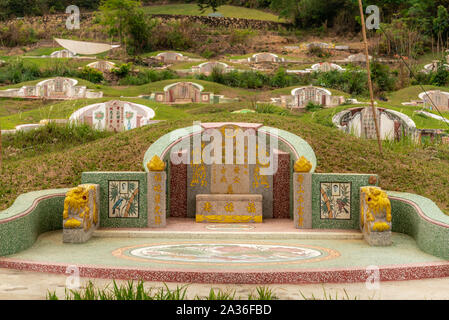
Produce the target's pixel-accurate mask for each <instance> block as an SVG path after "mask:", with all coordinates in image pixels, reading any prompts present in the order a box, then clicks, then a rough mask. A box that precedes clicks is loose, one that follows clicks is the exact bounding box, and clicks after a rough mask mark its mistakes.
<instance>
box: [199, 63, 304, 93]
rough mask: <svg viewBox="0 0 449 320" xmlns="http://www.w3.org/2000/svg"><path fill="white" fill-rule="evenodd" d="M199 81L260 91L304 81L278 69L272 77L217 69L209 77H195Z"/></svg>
mask: <svg viewBox="0 0 449 320" xmlns="http://www.w3.org/2000/svg"><path fill="white" fill-rule="evenodd" d="M196 77H197V78H198V79H200V80H207V81H212V82H216V83H220V84H224V85H226V86H230V87H237V88H246V89H260V88H264V87H269V88H285V87H289V86H293V85H296V84H303V83H304V80H303V79H302V78H301V77H298V76H296V75H290V74H288V73H287V72H286V71H285V70H284V69H283V68H280V69H279V70H278V71H277V72H276V73H275V74H274V75H273V74H271V75H270V74H265V73H262V72H259V71H243V72H241V71H236V70H233V71H231V72H228V73H223V72H222V71H221V70H219V69H214V70H213V71H212V74H211V75H209V76H205V75H199V76H196Z"/></svg>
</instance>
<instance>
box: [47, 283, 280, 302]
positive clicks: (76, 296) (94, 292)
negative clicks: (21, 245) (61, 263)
mask: <svg viewBox="0 0 449 320" xmlns="http://www.w3.org/2000/svg"><path fill="white" fill-rule="evenodd" d="M187 287H188V286H187V285H184V286H176V288H175V289H170V288H169V287H168V286H167V284H165V283H164V286H163V287H162V288H154V287H151V288H148V289H145V287H144V282H143V281H138V282H137V284H136V283H134V281H132V280H130V281H128V282H127V283H126V284H122V285H118V284H117V283H116V282H115V280H114V281H113V282H112V285H111V284H109V285H107V286H106V287H104V288H96V287H95V285H94V284H93V282H92V281H88V282H87V284H86V285H85V286H84V288H82V289H79V290H68V289H66V290H65V297H64V299H65V300H187ZM46 298H47V300H59V297H58V296H57V295H56V292H50V291H48V292H47V297H46ZM236 299H240V297H238V298H236V296H235V291H230V290H228V291H223V290H221V289H217V290H214V289H210V292H209V295H208V296H204V297H201V296H198V295H196V296H195V300H236ZM247 299H248V300H275V299H278V298H277V296H276V295H275V293H274V292H273V291H272V290H271V289H270V288H268V287H257V288H256V292H255V293H254V292H252V293H250V294H249V295H248V297H247Z"/></svg>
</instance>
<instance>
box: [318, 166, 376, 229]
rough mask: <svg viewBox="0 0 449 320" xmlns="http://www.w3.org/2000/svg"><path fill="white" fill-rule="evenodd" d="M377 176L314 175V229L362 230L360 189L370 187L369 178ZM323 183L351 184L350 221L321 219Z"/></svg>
mask: <svg viewBox="0 0 449 320" xmlns="http://www.w3.org/2000/svg"><path fill="white" fill-rule="evenodd" d="M371 176H375V177H376V181H378V180H379V179H378V178H377V175H375V174H338V173H314V174H313V175H312V227H313V229H360V228H359V224H360V222H359V221H360V188H361V187H366V186H370V185H371V184H370V183H369V178H370V177H371ZM322 182H335V183H339V182H340V183H341V182H350V183H351V208H350V212H351V217H350V219H348V220H339V219H322V218H321V191H320V185H321V183H322Z"/></svg>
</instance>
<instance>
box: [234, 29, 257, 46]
mask: <svg viewBox="0 0 449 320" xmlns="http://www.w3.org/2000/svg"><path fill="white" fill-rule="evenodd" d="M257 34H258V32H257V31H256V30H250V29H233V30H232V31H231V35H230V37H229V43H230V44H231V45H235V44H239V43H242V44H244V43H246V42H247V41H248V39H250V38H252V37H254V36H256V35H257Z"/></svg>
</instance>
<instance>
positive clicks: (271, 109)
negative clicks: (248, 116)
mask: <svg viewBox="0 0 449 320" xmlns="http://www.w3.org/2000/svg"><path fill="white" fill-rule="evenodd" d="M256 112H257V113H268V114H278V115H281V116H286V115H289V114H290V113H289V112H288V110H285V109H284V108H281V107H278V106H275V105H272V104H269V103H264V104H258V105H256Z"/></svg>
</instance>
